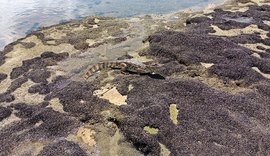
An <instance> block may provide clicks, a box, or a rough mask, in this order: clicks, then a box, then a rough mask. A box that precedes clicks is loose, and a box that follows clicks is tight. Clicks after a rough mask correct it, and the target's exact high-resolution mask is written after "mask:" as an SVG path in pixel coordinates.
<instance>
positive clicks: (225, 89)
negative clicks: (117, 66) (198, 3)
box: [0, 0, 270, 155]
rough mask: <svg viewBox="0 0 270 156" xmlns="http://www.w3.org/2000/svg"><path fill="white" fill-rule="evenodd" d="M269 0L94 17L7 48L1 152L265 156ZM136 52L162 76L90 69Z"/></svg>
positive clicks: (1, 64)
mask: <svg viewBox="0 0 270 156" xmlns="http://www.w3.org/2000/svg"><path fill="white" fill-rule="evenodd" d="M269 4H270V2H269V1H267V0H265V1H262V0H260V1H255V0H252V1H250V0H241V1H240V0H239V1H231V2H227V3H226V4H224V5H222V6H221V7H217V8H216V9H214V10H213V9H206V10H204V11H201V12H190V11H188V10H186V11H182V12H178V13H173V14H169V15H166V16H153V15H145V16H138V17H132V18H122V19H118V18H111V17H98V16H89V17H87V18H85V19H83V20H82V21H71V22H67V23H65V24H58V25H54V26H50V27H46V28H43V29H41V30H39V31H36V32H33V33H32V34H29V35H27V36H26V37H25V38H22V39H19V40H18V41H16V42H13V43H11V44H9V45H8V46H6V47H5V49H4V50H3V51H2V52H1V53H0V122H1V125H2V126H1V127H0V138H1V144H0V153H1V154H0V155H23V154H30V155H50V154H55V155H56V154H57V155H63V154H67V151H68V152H69V154H71V155H76V154H77V155H170V154H171V155H191V154H192V155H204V154H207V155H256V154H257V155H267V154H269V153H270V151H269V149H270V146H269V142H270V135H269V134H270V131H269V125H270V118H269V116H270V114H269V112H270V107H269V98H270V91H269V89H268V88H269V87H268V86H270V83H269V82H270V81H269V78H270V70H269V69H270V68H269V67H270V61H269V58H270V54H269V52H270V51H269V50H270V32H269V30H270V6H269ZM115 59H118V60H119V59H132V60H136V61H140V62H143V63H145V64H147V65H151V66H153V69H154V70H155V73H158V74H160V75H162V76H164V77H165V79H155V78H153V77H151V76H147V75H138V74H127V73H126V74H124V73H122V72H120V71H118V70H104V71H101V72H99V73H97V74H96V75H94V76H93V77H91V78H90V79H88V80H84V79H83V75H84V74H85V72H86V70H87V68H88V66H89V65H91V64H94V63H98V62H100V61H106V60H115Z"/></svg>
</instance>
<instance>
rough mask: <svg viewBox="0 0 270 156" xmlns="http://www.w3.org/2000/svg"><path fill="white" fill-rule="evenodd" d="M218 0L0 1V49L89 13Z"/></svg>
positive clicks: (167, 8)
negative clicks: (39, 30) (26, 36)
mask: <svg viewBox="0 0 270 156" xmlns="http://www.w3.org/2000/svg"><path fill="white" fill-rule="evenodd" d="M221 1H222V0H0V50H2V49H3V47H4V46H5V45H6V44H8V43H10V42H12V41H15V40H16V39H18V38H20V37H23V36H25V35H26V34H28V33H30V32H32V31H34V30H37V29H38V28H39V27H42V26H49V25H52V24H58V23H61V22H65V21H68V20H71V19H81V18H83V17H85V16H89V15H100V16H113V17H129V16H135V15H142V14H165V13H169V12H174V11H178V10H183V9H185V8H189V7H194V6H205V5H207V4H209V3H216V2H221Z"/></svg>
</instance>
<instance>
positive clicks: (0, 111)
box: [0, 106, 12, 121]
mask: <svg viewBox="0 0 270 156" xmlns="http://www.w3.org/2000/svg"><path fill="white" fill-rule="evenodd" d="M11 113H12V110H11V109H9V108H6V107H2V106H0V121H2V120H3V119H5V118H7V117H9V116H10V115H11Z"/></svg>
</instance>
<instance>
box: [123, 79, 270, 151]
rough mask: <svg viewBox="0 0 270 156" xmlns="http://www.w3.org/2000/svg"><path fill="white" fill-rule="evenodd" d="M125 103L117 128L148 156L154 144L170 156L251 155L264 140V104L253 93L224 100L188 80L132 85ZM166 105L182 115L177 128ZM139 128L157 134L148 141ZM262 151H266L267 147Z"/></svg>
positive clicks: (225, 96) (142, 81)
mask: <svg viewBox="0 0 270 156" xmlns="http://www.w3.org/2000/svg"><path fill="white" fill-rule="evenodd" d="M265 88H267V87H265ZM142 97H143V98H142ZM127 103H128V105H125V106H121V110H122V111H123V112H124V113H125V114H126V118H125V119H124V120H120V121H118V126H119V127H120V129H121V130H122V131H123V133H124V135H125V136H126V137H127V138H128V139H129V140H131V141H132V142H133V143H134V145H135V146H136V147H137V149H139V150H140V151H141V152H143V153H144V154H149V155H158V154H159V152H158V151H159V150H160V149H159V145H158V142H160V143H162V144H164V145H165V146H166V147H167V148H168V149H169V150H170V151H171V154H172V155H190V154H194V155H204V154H205V155H209V154H210V155H219V154H232V153H233V154H236V155H242V154H244V153H248V154H250V155H253V154H256V153H257V151H258V149H257V143H258V142H257V141H260V140H261V138H262V136H267V134H265V133H264V131H265V130H266V129H267V126H266V125H268V124H269V121H270V120H269V119H270V117H269V115H270V114H269V112H268V111H269V107H265V106H267V105H268V100H267V99H264V100H262V97H261V96H260V95H259V94H258V93H256V92H252V93H243V94H228V93H226V92H221V91H217V90H214V89H211V88H209V87H208V86H206V85H204V84H202V83H199V82H196V81H191V80H173V79H167V80H153V79H140V80H137V81H136V85H134V88H133V89H132V90H131V91H130V92H129V93H128V100H127ZM169 104H176V105H177V108H179V109H180V110H179V111H181V113H180V112H179V115H178V117H177V119H178V121H179V123H178V124H177V125H174V124H173V122H172V121H171V119H170V114H169ZM264 113H266V114H264ZM252 121H256V122H261V123H262V127H263V129H261V130H259V129H256V128H254V127H253V122H252ZM144 126H151V127H155V128H158V129H159V131H158V133H157V134H156V135H150V134H148V133H146V132H145V131H143V127H144ZM251 129H252V130H254V132H251ZM232 134H238V135H241V136H242V137H235V136H234V135H232ZM267 140H268V139H267ZM220 145H222V148H220V147H221V146H220ZM262 146H268V144H267V141H264V143H263V145H262ZM223 147H224V148H223ZM232 149H233V151H232ZM263 152H266V153H267V152H268V153H269V152H270V151H269V149H264V150H263Z"/></svg>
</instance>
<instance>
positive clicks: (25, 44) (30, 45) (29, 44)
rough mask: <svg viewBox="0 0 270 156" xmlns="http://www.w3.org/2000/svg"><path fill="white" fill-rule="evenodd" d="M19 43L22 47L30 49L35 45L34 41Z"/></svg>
mask: <svg viewBox="0 0 270 156" xmlns="http://www.w3.org/2000/svg"><path fill="white" fill-rule="evenodd" d="M20 43H21V44H22V45H23V46H24V48H27V49H30V48H33V47H34V46H36V43H34V42H29V43H27V42H20Z"/></svg>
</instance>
